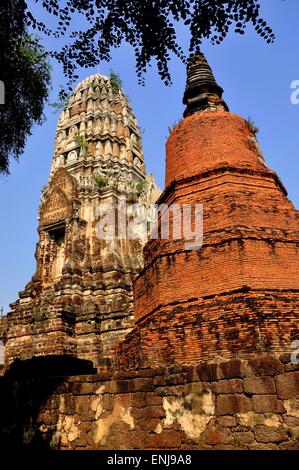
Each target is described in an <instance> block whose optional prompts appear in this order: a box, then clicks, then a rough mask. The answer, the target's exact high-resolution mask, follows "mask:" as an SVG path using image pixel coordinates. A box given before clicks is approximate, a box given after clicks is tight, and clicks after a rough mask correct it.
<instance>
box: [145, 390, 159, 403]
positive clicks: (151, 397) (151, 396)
mask: <svg viewBox="0 0 299 470" xmlns="http://www.w3.org/2000/svg"><path fill="white" fill-rule="evenodd" d="M145 399H146V404H147V405H150V406H151V405H161V404H162V397H159V396H157V395H155V393H154V392H148V393H147V394H146V396H145Z"/></svg>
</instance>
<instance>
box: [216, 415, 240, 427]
mask: <svg viewBox="0 0 299 470" xmlns="http://www.w3.org/2000/svg"><path fill="white" fill-rule="evenodd" d="M218 422H219V425H220V426H223V427H233V426H236V425H237V420H236V418H235V417H234V416H221V417H220V418H219V420H218Z"/></svg>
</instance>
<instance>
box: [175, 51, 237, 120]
mask: <svg viewBox="0 0 299 470" xmlns="http://www.w3.org/2000/svg"><path fill="white" fill-rule="evenodd" d="M222 93H223V89H222V88H221V87H220V86H219V85H218V84H217V82H216V80H215V77H214V75H213V72H212V69H211V67H210V66H209V64H208V62H207V60H206V58H205V56H204V54H203V53H202V52H197V53H196V54H194V55H192V56H190V57H189V59H188V65H187V83H186V89H185V93H184V98H183V103H184V104H185V105H187V107H186V109H185V112H184V117H187V116H190V115H191V114H194V113H197V112H199V111H204V110H206V109H218V108H220V109H221V108H222V109H224V110H225V111H229V109H228V106H227V104H226V103H225V101H224V100H223V99H222Z"/></svg>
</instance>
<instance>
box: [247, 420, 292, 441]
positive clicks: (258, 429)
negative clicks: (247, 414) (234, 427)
mask: <svg viewBox="0 0 299 470" xmlns="http://www.w3.org/2000/svg"><path fill="white" fill-rule="evenodd" d="M254 436H255V438H256V440H257V441H258V442H273V443H277V442H283V441H287V440H288V439H289V438H288V435H287V433H286V431H285V430H284V429H283V428H282V427H280V428H276V427H271V426H265V425H263V424H258V425H256V426H255V427H254Z"/></svg>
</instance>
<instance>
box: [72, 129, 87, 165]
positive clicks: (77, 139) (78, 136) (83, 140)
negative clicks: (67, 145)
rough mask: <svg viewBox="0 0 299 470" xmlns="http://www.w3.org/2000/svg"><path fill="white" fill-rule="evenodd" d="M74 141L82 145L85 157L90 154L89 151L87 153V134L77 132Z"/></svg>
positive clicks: (81, 148)
mask: <svg viewBox="0 0 299 470" xmlns="http://www.w3.org/2000/svg"><path fill="white" fill-rule="evenodd" d="M74 141H75V142H76V144H77V145H79V147H80V152H81V153H82V156H83V158H84V159H86V158H87V156H88V153H87V147H88V145H87V142H86V136H85V135H81V134H79V132H77V134H75V136H74Z"/></svg>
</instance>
